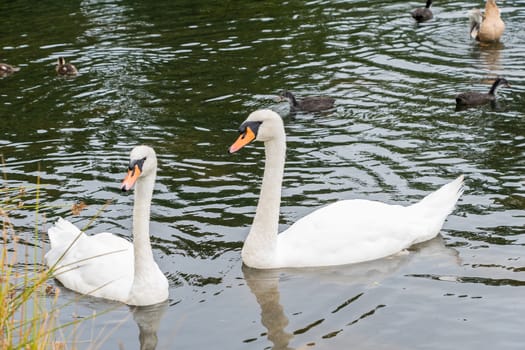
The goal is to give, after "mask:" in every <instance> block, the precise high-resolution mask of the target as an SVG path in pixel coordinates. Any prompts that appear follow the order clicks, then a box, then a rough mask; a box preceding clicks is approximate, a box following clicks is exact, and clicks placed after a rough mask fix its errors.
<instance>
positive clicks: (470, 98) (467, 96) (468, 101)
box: [456, 77, 510, 109]
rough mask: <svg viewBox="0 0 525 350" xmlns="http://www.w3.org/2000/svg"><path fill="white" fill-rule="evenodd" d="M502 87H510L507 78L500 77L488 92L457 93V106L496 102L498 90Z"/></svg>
mask: <svg viewBox="0 0 525 350" xmlns="http://www.w3.org/2000/svg"><path fill="white" fill-rule="evenodd" d="M500 87H510V84H509V82H508V81H507V79H505V78H502V77H498V78H497V79H496V80H495V81H494V83H493V84H492V87H491V88H490V90H489V92H488V93H482V92H475V91H469V92H463V93H461V94H458V95H456V107H457V108H460V109H461V108H464V107H473V106H480V105H484V104H487V103H489V102H496V92H497V90H498V88H500Z"/></svg>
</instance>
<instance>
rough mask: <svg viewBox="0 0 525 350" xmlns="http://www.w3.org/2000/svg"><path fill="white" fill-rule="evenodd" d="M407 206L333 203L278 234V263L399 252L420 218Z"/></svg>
mask: <svg viewBox="0 0 525 350" xmlns="http://www.w3.org/2000/svg"><path fill="white" fill-rule="evenodd" d="M409 212H410V210H409V209H408V208H407V207H402V206H399V205H388V204H384V203H380V202H374V201H368V200H346V201H339V202H335V203H332V204H330V205H328V206H326V207H323V208H321V209H319V210H316V211H314V212H313V213H311V214H309V215H307V216H305V217H303V218H301V219H300V220H299V221H297V222H296V223H295V224H293V225H292V226H290V227H289V228H288V229H287V230H286V231H284V232H283V233H281V234H280V235H279V236H278V243H277V262H278V265H282V266H296V267H300V266H326V265H340V264H350V263H355V262H362V261H368V260H374V259H378V258H381V257H385V256H388V255H391V254H394V253H397V252H399V251H401V250H403V249H405V248H407V247H408V246H410V245H411V244H412V243H413V242H414V241H415V237H417V235H418V233H419V232H418V231H419V229H420V228H421V226H422V224H423V223H422V222H420V220H419V219H418V218H416V217H411V216H410V215H409V214H410V213H409Z"/></svg>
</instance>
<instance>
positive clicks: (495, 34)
mask: <svg viewBox="0 0 525 350" xmlns="http://www.w3.org/2000/svg"><path fill="white" fill-rule="evenodd" d="M468 15H469V20H470V36H471V37H472V39H476V40H478V41H483V42H490V41H498V40H499V39H500V38H501V36H502V35H503V31H504V30H505V23H504V22H503V21H502V20H501V17H500V10H499V8H498V5H496V1H495V0H487V2H486V4H485V13H483V14H482V13H481V10H480V9H473V10H470V11H469V14H468Z"/></svg>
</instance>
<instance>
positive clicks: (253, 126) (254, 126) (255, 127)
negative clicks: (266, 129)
mask: <svg viewBox="0 0 525 350" xmlns="http://www.w3.org/2000/svg"><path fill="white" fill-rule="evenodd" d="M261 124H262V122H244V123H242V124H241V126H240V127H239V134H241V135H242V136H241V139H244V138H245V137H246V133H247V131H248V129H250V130H251V131H252V133H253V134H255V135H257V132H258V131H259V126H261Z"/></svg>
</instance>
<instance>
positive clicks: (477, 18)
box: [468, 9, 483, 39]
mask: <svg viewBox="0 0 525 350" xmlns="http://www.w3.org/2000/svg"><path fill="white" fill-rule="evenodd" d="M468 18H469V27H470V36H471V37H472V39H476V38H477V37H478V33H479V28H480V27H481V22H483V15H482V14H481V10H480V9H472V10H470V11H469V12H468Z"/></svg>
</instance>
